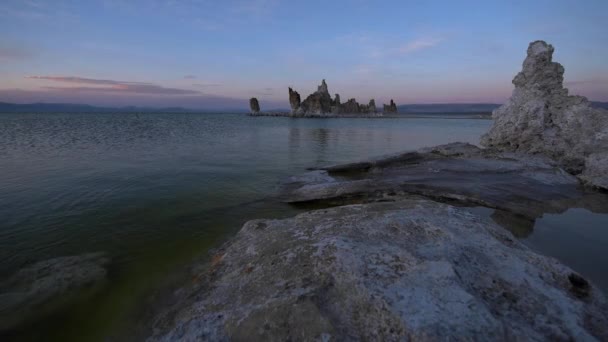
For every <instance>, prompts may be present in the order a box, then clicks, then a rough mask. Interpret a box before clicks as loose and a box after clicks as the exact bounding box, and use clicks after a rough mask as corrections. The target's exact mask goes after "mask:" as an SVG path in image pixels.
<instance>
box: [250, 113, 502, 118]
mask: <svg viewBox="0 0 608 342" xmlns="http://www.w3.org/2000/svg"><path fill="white" fill-rule="evenodd" d="M247 115H248V116H254V117H264V116H266V117H288V118H295V119H297V118H304V119H484V120H489V119H491V118H492V113H470V114H467V113H403V114H394V113H391V114H382V113H378V114H357V113H354V114H324V115H293V114H291V113H287V112H270V113H255V114H254V113H248V114H247Z"/></svg>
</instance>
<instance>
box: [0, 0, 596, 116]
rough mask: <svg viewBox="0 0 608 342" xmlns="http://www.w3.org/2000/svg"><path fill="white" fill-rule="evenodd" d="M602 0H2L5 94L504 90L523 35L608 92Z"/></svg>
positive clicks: (428, 97) (195, 99)
mask: <svg viewBox="0 0 608 342" xmlns="http://www.w3.org/2000/svg"><path fill="white" fill-rule="evenodd" d="M606 13H608V1H606V0H578V1H569V0H568V1H567V0H551V1H545V0H534V1H531V0H526V1H519V0H511V1H490V0H484V1H466V0H461V1H432V0H427V1H409V0H392V1H382V0H376V1H372V0H350V1H347V0H336V1H331V0H324V1H322V0H309V1H297V0H249V1H246V0H222V1H218V0H184V1H178V0H100V1H92V0H49V1H42V0H1V1H0V101H4V102H17V103H31V102H61V103H66V102H69V103H86V104H92V105H103V106H127V105H134V106H149V107H167V106H181V107H186V108H201V109H205V108H207V109H220V108H245V107H246V106H247V103H248V99H249V98H250V97H257V98H258V99H259V100H260V104H261V106H262V109H273V108H287V107H288V91H287V87H289V86H291V87H294V88H295V89H296V90H298V91H299V92H300V94H301V95H302V97H305V96H306V95H307V94H309V93H311V92H313V91H314V90H316V86H317V85H318V84H319V83H320V82H321V79H326V80H327V83H328V85H329V91H330V92H331V93H332V94H335V93H339V94H340V97H341V98H342V99H349V98H357V99H358V100H359V102H362V103H366V102H367V101H368V100H369V99H370V98H374V99H375V100H376V103H378V104H380V105H381V104H382V103H387V102H388V101H389V100H390V99H391V98H392V99H394V100H395V101H396V102H397V103H399V104H407V103H470V102H486V103H488V102H492V103H501V102H503V101H505V100H506V99H507V98H508V97H509V96H510V94H511V91H512V89H513V86H512V84H511V80H512V79H513V77H514V76H515V74H516V73H517V72H518V71H519V70H520V69H521V64H522V61H523V59H524V58H525V54H526V49H527V46H528V44H529V43H530V42H531V41H534V40H538V39H543V40H545V41H547V42H549V43H550V44H552V45H553V46H554V47H555V49H556V51H555V54H554V60H555V61H558V62H560V63H561V64H563V65H564V67H565V69H566V73H565V81H566V87H568V88H569V89H570V93H571V94H578V95H584V96H587V97H588V98H589V99H591V100H596V101H608V62H607V61H608V44H606V42H608V24H606Z"/></svg>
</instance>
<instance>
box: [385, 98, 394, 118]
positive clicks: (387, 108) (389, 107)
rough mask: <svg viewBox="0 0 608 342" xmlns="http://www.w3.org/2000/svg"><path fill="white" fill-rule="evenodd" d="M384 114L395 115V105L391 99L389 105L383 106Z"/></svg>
mask: <svg viewBox="0 0 608 342" xmlns="http://www.w3.org/2000/svg"><path fill="white" fill-rule="evenodd" d="M384 112H385V113H391V114H394V113H397V105H396V104H395V102H394V101H393V99H391V103H390V104H388V105H387V104H385V105H384Z"/></svg>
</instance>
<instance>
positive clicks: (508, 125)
mask: <svg viewBox="0 0 608 342" xmlns="http://www.w3.org/2000/svg"><path fill="white" fill-rule="evenodd" d="M553 51H554V49H553V46H551V45H550V44H547V43H546V42H544V41H540V40H539V41H535V42H532V43H530V46H529V47H528V56H527V57H526V59H525V60H524V63H523V69H522V71H521V72H520V73H518V74H517V76H515V78H514V79H513V84H514V85H515V90H514V91H513V95H512V96H511V98H510V99H509V100H508V101H507V103H505V104H504V105H502V106H501V107H500V108H498V109H496V110H495V111H494V112H493V113H492V117H493V118H494V125H493V127H492V128H491V129H490V132H488V133H487V134H485V135H484V136H483V137H482V140H481V143H482V145H484V146H486V147H490V148H494V149H498V150H501V151H518V152H526V153H541V154H545V155H547V156H549V157H551V158H553V159H555V160H556V161H558V162H559V163H560V164H561V166H562V167H564V168H565V169H566V170H567V171H569V172H571V173H573V174H576V175H577V176H578V177H579V179H581V180H583V181H584V182H586V183H588V184H590V185H593V186H596V187H600V188H604V189H608V153H607V151H608V111H606V110H604V109H599V108H592V107H591V104H590V102H589V101H588V100H587V99H586V98H585V97H582V96H569V95H568V89H566V88H564V86H563V81H564V67H563V66H562V65H561V64H559V63H556V62H553V61H552V57H553Z"/></svg>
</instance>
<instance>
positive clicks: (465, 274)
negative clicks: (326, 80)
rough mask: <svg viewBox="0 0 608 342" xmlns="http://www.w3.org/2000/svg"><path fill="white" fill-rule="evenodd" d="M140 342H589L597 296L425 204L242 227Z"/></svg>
mask: <svg viewBox="0 0 608 342" xmlns="http://www.w3.org/2000/svg"><path fill="white" fill-rule="evenodd" d="M208 270H209V271H207V272H204V271H199V272H200V273H199V274H195V275H194V276H195V278H197V279H200V281H201V282H200V283H199V284H195V285H193V286H192V288H190V289H187V290H183V291H181V297H180V294H177V295H176V296H177V298H175V300H174V301H175V303H178V304H176V307H175V308H174V310H169V312H167V313H166V314H164V315H161V316H160V317H159V318H158V319H157V320H156V322H155V327H157V330H156V332H155V334H154V335H153V336H152V337H150V338H149V340H150V341H184V340H185V341H199V340H209V341H231V340H234V341H241V340H253V341H356V340H363V341H408V340H413V341H448V340H449V341H568V340H578V341H595V340H607V339H608V306H607V303H606V299H605V298H604V296H603V295H602V293H601V292H600V291H598V290H597V288H596V287H595V286H594V285H593V284H591V283H589V282H588V281H586V280H585V279H584V278H583V277H581V276H580V275H578V274H576V273H575V272H574V271H572V270H571V269H570V268H568V267H566V266H564V265H563V264H561V263H559V262H558V261H557V260H555V259H552V258H548V257H544V256H541V255H538V254H536V253H534V252H533V251H531V250H530V249H529V248H527V247H526V246H524V245H523V244H522V243H520V242H519V241H517V240H516V239H515V238H514V237H513V236H512V235H511V234H510V233H509V232H507V231H506V230H504V229H502V228H500V227H498V226H496V225H495V224H493V223H491V222H488V221H486V220H485V219H481V218H479V217H477V216H475V215H473V214H471V213H470V212H468V211H466V210H465V209H460V208H456V207H453V206H449V205H444V204H439V203H436V202H431V201H424V200H407V201H400V202H394V203H374V204H363V205H362V204H358V205H350V206H343V207H338V208H333V209H324V210H317V211H312V212H308V213H304V214H300V215H298V216H296V217H294V218H289V219H283V220H254V221H250V222H248V223H246V224H245V225H244V227H243V229H242V230H241V231H240V232H239V233H238V234H237V236H236V237H235V238H234V239H233V240H232V241H231V242H230V243H229V245H227V246H226V247H225V248H224V249H223V250H222V251H220V252H219V253H218V254H217V255H216V256H215V257H214V261H213V263H212V265H210V266H209V268H208Z"/></svg>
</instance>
